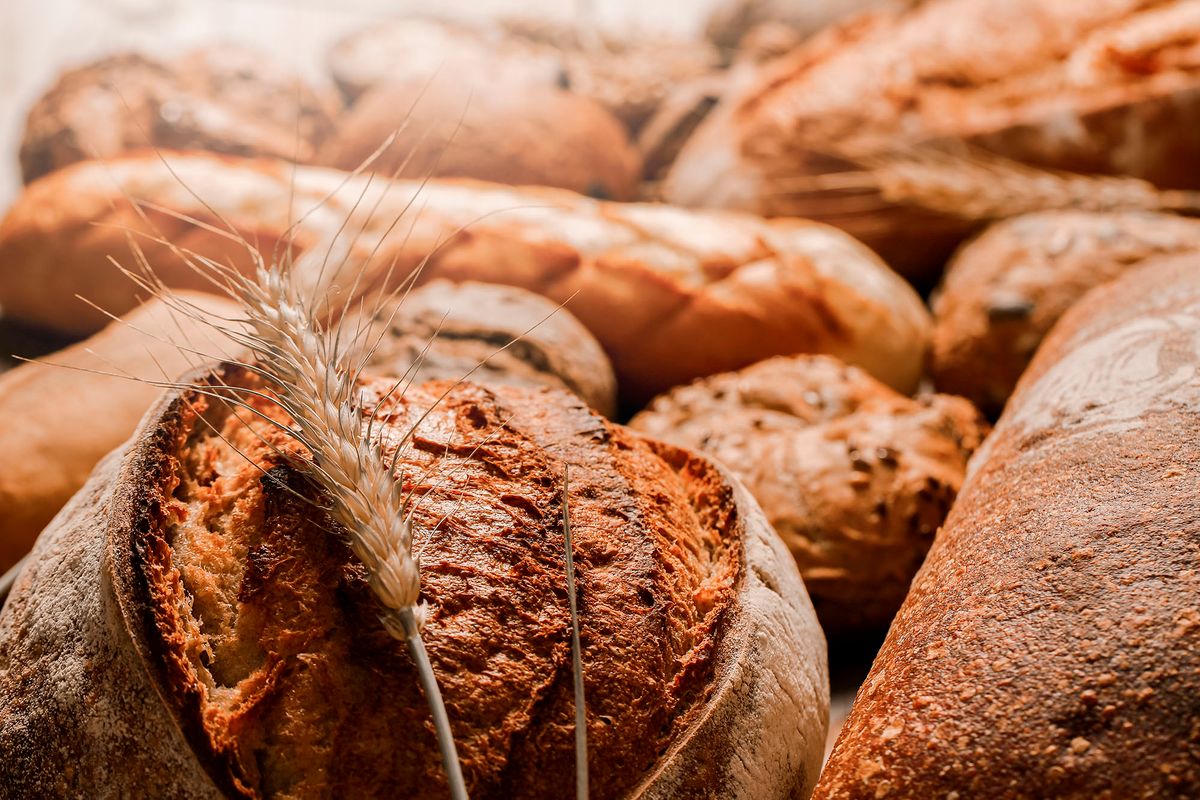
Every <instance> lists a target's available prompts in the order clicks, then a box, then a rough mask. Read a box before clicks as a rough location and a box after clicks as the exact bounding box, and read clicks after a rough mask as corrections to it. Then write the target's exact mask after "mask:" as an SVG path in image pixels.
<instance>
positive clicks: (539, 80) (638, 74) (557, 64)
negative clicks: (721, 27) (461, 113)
mask: <svg viewBox="0 0 1200 800" xmlns="http://www.w3.org/2000/svg"><path fill="white" fill-rule="evenodd" d="M587 34H588V36H589V37H590V38H588V39H587V40H586V41H583V40H582V37H581V34H580V31H579V30H578V27H577V26H564V25H562V24H556V23H555V22H554V21H553V20H547V19H545V18H539V19H533V18H527V19H520V18H513V19H508V20H504V21H501V22H499V23H498V24H495V25H494V26H492V27H484V26H470V25H464V24H462V23H455V22H450V21H447V20H436V19H428V18H420V17H408V18H404V19H396V20H392V21H390V22H386V23H383V24H376V25H372V26H371V27H369V28H366V29H364V30H362V31H358V32H356V33H352V34H350V35H349V36H347V37H345V38H343V39H342V40H341V41H339V42H338V43H337V44H336V45H334V46H333V48H331V49H330V51H329V55H328V58H327V61H328V63H329V70H330V72H331V73H332V75H333V78H334V80H335V81H336V82H337V84H338V86H340V87H341V89H342V91H343V93H344V94H345V95H346V96H347V97H348V98H350V100H351V101H352V102H354V101H356V99H357V98H358V97H359V96H360V95H362V94H363V93H365V92H366V91H367V90H368V89H370V88H372V87H376V86H383V85H385V84H388V83H392V82H395V81H408V80H415V81H418V82H422V81H425V80H427V79H429V78H431V77H433V76H434V75H436V74H440V73H451V74H455V75H460V76H466V77H469V78H474V79H476V80H477V81H478V85H479V86H480V91H481V92H487V91H488V88H487V87H489V86H491V85H493V84H496V85H500V86H519V85H525V86H531V87H532V86H540V87H543V88H558V89H569V90H570V91H572V92H574V93H576V94H579V95H582V96H583V97H587V98H590V99H592V100H594V101H596V102H598V103H599V104H600V105H602V106H604V107H605V108H606V109H608V110H609V111H610V112H612V114H613V115H614V116H616V117H617V119H619V120H621V121H622V122H623V123H624V124H625V126H626V127H627V128H628V129H629V130H630V131H637V130H638V128H640V127H641V125H642V124H643V123H644V122H645V120H646V119H647V118H648V117H649V116H650V115H651V114H652V113H654V110H655V108H657V107H658V104H659V102H660V101H661V100H662V98H663V97H665V96H666V94H667V93H668V92H669V91H671V90H672V89H673V88H674V87H675V86H676V85H677V84H678V83H680V82H683V81H688V80H691V79H693V78H696V77H698V76H700V75H703V74H705V73H707V72H709V71H711V70H713V69H714V68H715V67H716V66H717V65H718V63H719V61H720V55H719V53H718V52H717V50H716V49H715V48H714V47H712V46H711V45H709V44H708V43H706V42H702V41H693V40H690V39H674V38H669V37H664V36H657V37H647V36H645V35H644V34H643V35H641V36H638V35H636V34H635V35H627V36H621V37H618V36H612V35H606V34H603V33H601V32H599V31H596V30H594V29H590V28H589V29H588V31H587Z"/></svg>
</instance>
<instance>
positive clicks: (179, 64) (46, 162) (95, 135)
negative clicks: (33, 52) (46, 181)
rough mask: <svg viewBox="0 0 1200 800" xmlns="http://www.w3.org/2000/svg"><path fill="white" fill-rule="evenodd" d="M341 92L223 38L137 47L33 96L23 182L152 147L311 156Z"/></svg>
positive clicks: (305, 158) (73, 73)
mask: <svg viewBox="0 0 1200 800" xmlns="http://www.w3.org/2000/svg"><path fill="white" fill-rule="evenodd" d="M334 105H335V103H334V102H331V100H330V99H329V98H327V97H325V96H324V95H322V94H320V93H318V92H317V91H316V90H314V89H313V88H311V87H309V86H307V85H306V84H305V83H304V82H303V81H301V79H300V78H299V77H298V76H295V75H291V74H289V73H288V72H287V71H286V70H284V69H283V68H281V67H280V66H279V65H277V64H275V63H273V62H271V61H270V60H268V59H266V58H265V57H263V56H262V55H261V54H259V53H256V52H253V51H250V50H246V49H244V48H240V47H235V46H232V45H222V46H218V47H211V48H207V49H203V50H196V51H193V52H190V53H187V54H184V55H183V56H181V57H180V58H178V59H176V60H174V61H171V62H159V61H155V60H152V59H150V58H146V57H144V56H141V55H137V54H135V53H124V54H120V55H115V56H109V57H107V58H103V59H101V60H99V61H95V62H93V63H91V64H87V65H86V66H82V67H79V68H77V69H73V70H69V71H67V72H64V73H63V74H62V75H61V76H60V77H59V78H58V81H57V82H56V83H55V84H54V86H52V87H51V88H50V89H49V90H48V91H47V92H46V94H44V95H42V97H41V98H39V99H38V101H37V102H36V103H35V104H34V106H33V108H31V109H30V111H29V117H28V119H27V120H26V123H25V136H24V139H23V141H22V142H21V153H20V159H21V172H22V173H23V175H24V178H25V182H26V183H29V182H30V181H33V180H35V179H36V178H40V177H41V176H42V175H45V174H46V173H47V172H50V171H52V170H55V169H59V168H60V167H65V166H66V165H68V164H72V163H74V162H76V161H81V160H83V159H87V158H106V157H111V156H116V155H120V154H122V153H126V152H128V151H130V150H136V149H142V148H146V147H162V148H167V149H171V148H174V149H183V148H196V149H199V150H212V151H214V152H219V153H234V154H237V155H244V156H274V157H280V158H288V159H295V160H298V161H302V162H303V161H311V160H312V158H313V157H314V156H315V155H316V148H317V146H318V145H320V143H321V141H322V140H323V139H324V138H325V136H326V135H328V133H329V132H330V130H331V127H332V115H333V113H334Z"/></svg>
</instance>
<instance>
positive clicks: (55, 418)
mask: <svg viewBox="0 0 1200 800" xmlns="http://www.w3.org/2000/svg"><path fill="white" fill-rule="evenodd" d="M180 298H181V299H182V300H184V301H186V302H189V303H192V304H194V305H196V306H197V307H198V308H201V309H203V310H204V312H205V313H209V314H212V315H214V316H232V315H234V314H235V313H236V311H237V306H235V305H234V304H233V303H232V302H230V301H228V300H223V299H221V298H218V297H214V296H211V295H203V294H195V293H187V294H182V295H180ZM180 347H184V348H191V349H192V350H197V351H200V352H202V353H207V354H209V356H210V357H213V358H218V357H221V356H232V355H234V353H235V352H236V350H235V346H234V345H233V343H232V342H230V341H227V340H224V339H223V338H222V337H219V336H215V335H213V334H212V333H211V332H210V331H209V330H208V329H207V327H206V326H204V325H201V324H200V323H198V322H196V321H194V320H191V319H187V318H185V317H182V316H180V315H177V314H174V313H172V312H171V309H170V308H168V307H167V306H166V305H164V304H163V303H161V302H157V301H156V302H153V303H150V304H148V305H145V306H142V307H140V308H138V309H137V310H135V311H133V312H131V313H129V314H128V315H127V316H126V318H125V319H124V320H123V321H118V322H113V323H112V324H111V325H109V326H108V327H107V328H105V329H104V330H103V331H101V332H100V333H97V334H96V335H95V336H92V337H91V338H90V339H88V340H86V341H84V342H80V343H79V344H76V345H72V346H71V347H68V348H67V349H65V350H62V351H60V352H58V353H52V354H50V355H48V356H46V357H45V358H44V359H43V361H42V363H29V364H24V365H22V366H19V367H17V368H16V369H14V370H11V371H9V372H6V373H5V374H4V375H0V418H3V419H5V420H8V422H7V423H6V424H4V425H0V570H5V569H8V568H9V567H10V566H12V565H13V564H14V563H16V562H17V560H19V559H20V558H21V557H22V556H23V555H25V553H27V552H29V548H30V546H31V545H32V544H33V540H34V539H35V538H36V537H37V535H38V534H39V533H41V531H42V528H44V527H45V526H46V523H48V522H49V521H50V520H51V519H52V518H53V517H54V515H55V514H56V513H58V510H59V509H60V508H62V507H63V504H64V503H66V502H67V500H69V499H70V498H71V495H73V494H75V492H76V491H77V490H78V489H79V487H81V486H82V485H83V483H84V481H85V480H87V477H88V474H89V473H91V471H92V468H93V467H95V466H96V464H97V463H99V461H100V459H101V458H103V457H104V456H105V455H107V454H108V452H109V451H110V450H112V449H113V448H115V447H118V446H119V445H120V444H121V443H123V442H124V441H125V440H126V439H127V438H129V435H130V434H131V433H133V431H134V429H135V428H136V427H137V424H138V421H139V420H140V419H141V418H142V415H143V414H145V413H146V410H147V409H148V408H149V407H150V406H151V404H152V403H153V402H154V399H155V398H156V397H158V395H159V394H160V393H161V391H162V390H161V389H160V388H158V387H156V386H153V385H150V384H148V383H145V382H144V381H170V380H174V379H175V378H177V377H178V376H179V375H180V374H181V373H183V372H186V371H188V370H190V369H192V368H193V367H194V366H195V365H196V364H197V363H199V362H198V361H197V356H196V355H195V354H193V353H190V352H181V350H180ZM122 376H126V377H122Z"/></svg>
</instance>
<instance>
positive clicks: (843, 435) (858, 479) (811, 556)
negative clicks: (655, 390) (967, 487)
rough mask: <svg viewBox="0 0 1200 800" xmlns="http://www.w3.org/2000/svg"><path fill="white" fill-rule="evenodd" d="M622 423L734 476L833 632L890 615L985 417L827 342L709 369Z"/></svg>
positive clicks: (879, 624)
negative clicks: (828, 351)
mask: <svg viewBox="0 0 1200 800" xmlns="http://www.w3.org/2000/svg"><path fill="white" fill-rule="evenodd" d="M630 425H631V426H632V427H633V428H634V429H635V430H638V431H642V432H644V433H646V434H648V435H651V436H655V437H658V438H662V439H667V440H669V441H672V442H674V443H676V444H678V445H680V446H682V447H688V448H692V449H694V450H696V451H698V452H703V453H707V454H710V455H712V456H713V457H714V458H716V459H717V460H719V461H720V462H721V463H722V464H724V465H725V466H727V467H729V469H730V470H731V471H732V472H733V474H734V475H736V476H737V477H738V478H739V479H741V481H742V482H743V483H744V484H745V485H746V488H747V489H749V490H750V493H751V494H753V495H754V496H755V497H756V498H757V499H758V501H759V503H760V504H761V505H762V507H763V511H764V512H765V513H766V515H767V519H768V520H770V522H771V524H772V526H774V528H775V530H776V531H778V533H779V535H780V536H781V537H782V538H783V540H784V542H785V543H786V544H787V545H788V548H789V549H790V550H791V551H792V555H793V556H794V557H795V559H796V564H797V566H799V567H800V575H801V576H802V577H803V578H804V584H805V586H806V587H807V589H808V592H809V594H810V595H811V596H812V599H813V606H814V607H815V608H816V610H817V617H818V618H819V619H820V621H821V627H822V628H824V629H825V632H826V634H829V635H831V636H832V635H835V634H844V633H852V632H857V631H863V630H864V629H874V628H878V629H881V628H883V627H886V625H887V624H888V622H890V621H891V619H892V615H893V614H895V613H896V609H897V608H899V607H900V602H901V601H902V600H903V599H904V595H905V594H906V593H907V592H908V586H909V583H910V582H911V581H912V577H913V574H914V573H916V571H917V567H919V566H920V565H921V560H922V559H923V558H924V557H925V552H926V551H927V550H928V549H929V545H930V544H931V543H932V542H933V535H934V533H935V532H936V531H937V529H938V528H939V527H941V524H942V521H943V520H944V519H945V516H946V512H947V511H949V510H950V504H951V503H952V502H954V495H955V493H957V491H958V488H959V486H960V485H961V484H962V480H963V473H964V472H965V471H966V465H967V458H968V457H970V455H971V453H972V452H974V450H975V448H977V447H978V446H979V443H980V441H981V440H982V439H983V436H984V434H985V433H986V430H987V425H986V424H985V423H984V422H983V421H982V420H981V419H980V418H979V415H978V413H977V412H976V411H975V409H974V408H972V407H971V404H970V403H968V402H967V401H965V400H963V399H961V398H958V397H949V396H947V395H925V396H922V397H919V398H917V399H916V400H914V399H912V398H908V397H904V396H903V395H899V394H896V393H895V392H893V391H892V390H891V389H888V388H887V387H886V386H884V385H883V384H881V383H879V382H878V381H876V380H874V379H873V378H871V377H870V376H868V375H867V374H866V373H864V372H862V371H861V370H859V369H856V368H854V367H848V366H846V365H845V364H842V363H841V362H839V361H838V360H837V359H835V358H831V357H829V356H792V357H789V358H782V357H781V358H773V359H770V360H768V361H763V362H761V363H758V364H755V365H753V366H751V367H747V368H746V369H743V370H741V371H739V372H730V373H725V374H723V375H714V376H712V377H711V378H705V379H703V380H701V381H697V382H696V383H694V384H692V385H690V386H685V387H680V388H678V389H674V390H673V391H671V392H670V393H668V394H665V395H662V396H661V397H659V398H657V399H656V400H655V401H654V402H653V403H651V404H650V407H649V408H648V409H647V410H645V411H643V412H642V413H640V414H638V415H637V416H636V417H634V418H633V420H632V421H631V422H630Z"/></svg>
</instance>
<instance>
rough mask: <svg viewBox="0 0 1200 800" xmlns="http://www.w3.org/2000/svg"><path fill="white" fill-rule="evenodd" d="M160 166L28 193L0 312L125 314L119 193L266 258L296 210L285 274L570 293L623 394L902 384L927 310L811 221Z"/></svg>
mask: <svg viewBox="0 0 1200 800" xmlns="http://www.w3.org/2000/svg"><path fill="white" fill-rule="evenodd" d="M167 160H168V162H169V163H170V164H171V166H172V168H173V171H174V174H172V172H171V171H168V170H167V168H166V167H165V166H164V165H163V164H161V163H159V161H158V159H157V158H156V157H155V156H153V155H147V156H139V157H129V158H122V159H115V160H111V161H106V162H87V163H83V164H78V165H75V166H74V167H71V168H68V169H66V170H61V171H59V172H58V173H55V174H54V175H50V176H47V177H46V178H45V179H43V180H41V181H38V182H36V183H34V184H33V185H31V186H29V187H28V188H27V189H26V191H25V193H24V194H23V195H22V196H21V197H20V198H19V199H18V201H17V203H16V204H15V206H14V207H13V208H12V209H11V211H10V212H9V214H8V217H7V218H6V219H5V220H4V221H3V223H0V263H3V264H4V265H5V268H4V269H3V270H0V305H3V307H4V309H5V313H6V314H8V315H9V316H11V317H13V318H15V319H20V320H24V321H27V322H30V323H33V324H37V325H41V326H43V327H47V328H53V329H59V330H74V331H88V330H92V329H95V328H96V327H98V323H99V322H100V321H101V320H102V319H103V318H102V317H101V315H99V314H97V313H95V312H94V311H91V310H90V309H89V308H88V307H87V306H86V305H85V304H84V303H82V302H80V301H78V300H76V299H74V298H75V296H76V295H77V294H78V295H82V296H84V297H87V298H89V299H91V300H92V301H93V302H95V303H97V304H99V305H100V306H101V307H103V308H106V309H109V310H111V311H114V312H118V313H119V312H121V311H123V310H125V309H128V308H130V307H131V306H132V305H133V304H134V303H135V302H136V300H135V292H134V291H133V284H132V283H130V282H129V281H128V280H125V279H124V278H122V277H121V276H120V275H119V274H118V273H117V271H116V269H115V268H114V267H113V266H112V264H111V263H109V261H108V258H109V256H114V257H116V258H118V259H119V260H123V261H124V262H126V263H130V262H131V261H132V259H131V257H130V256H129V255H128V254H129V244H128V242H127V240H126V234H125V231H124V230H123V228H124V227H132V228H134V229H136V230H145V229H146V228H147V227H148V224H147V223H144V222H142V221H141V220H140V219H139V218H138V217H137V216H136V215H135V214H134V213H133V211H132V210H131V208H130V206H129V204H128V203H127V202H125V201H124V196H125V195H128V196H131V197H135V198H139V199H143V200H145V201H150V202H152V203H153V204H154V206H155V207H156V208H166V209H169V210H173V211H174V212H175V213H177V214H185V215H188V216H190V217H195V218H197V219H199V220H201V221H202V222H204V223H207V224H210V225H221V224H222V223H221V221H220V220H219V219H217V218H216V217H214V215H213V211H214V210H215V211H216V212H218V213H219V214H220V215H221V217H222V218H224V219H225V220H228V221H229V222H230V223H232V224H233V225H234V226H235V227H236V228H237V229H239V230H240V231H241V232H242V233H243V235H244V236H245V237H246V238H247V239H250V240H251V241H254V242H256V243H257V244H258V245H259V247H260V248H261V249H262V251H263V252H264V253H268V254H269V253H271V252H272V251H273V250H274V249H275V248H276V247H278V246H280V242H281V241H282V240H284V239H286V238H287V233H286V232H287V227H288V223H289V220H296V219H300V222H299V223H298V225H297V227H296V229H295V234H294V237H293V242H292V244H293V248H292V249H293V250H294V251H296V252H298V253H306V252H307V253H308V255H309V256H310V259H304V258H301V259H300V262H299V263H298V267H297V268H307V267H319V266H320V264H321V263H323V262H325V261H326V258H325V253H327V252H332V254H331V255H330V256H329V258H328V261H329V262H330V264H332V266H331V267H330V268H332V269H337V268H338V267H339V266H340V265H343V263H344V264H345V265H346V266H347V268H349V269H356V268H357V265H359V264H361V263H362V262H364V261H366V260H367V258H368V256H369V255H371V254H375V258H374V261H373V262H372V263H374V264H375V265H377V266H378V268H379V271H381V272H388V273H390V274H391V275H393V276H394V277H396V278H399V277H402V276H405V275H408V274H410V273H411V272H412V270H414V269H416V268H417V266H418V265H419V264H421V262H422V261H423V260H425V259H426V258H428V263H426V265H425V267H424V271H423V272H422V273H421V274H422V276H423V277H425V278H436V277H444V278H449V279H451V280H455V281H464V280H478V281H484V282H489V283H503V284H507V285H512V286H519V287H522V288H525V289H529V290H531V291H534V292H537V293H539V294H542V295H544V296H546V297H549V298H550V299H551V300H554V301H556V302H567V301H569V302H570V309H571V311H572V313H573V314H575V316H576V317H578V318H579V320H580V321H581V322H582V323H583V324H584V325H585V326H586V327H587V328H588V329H589V330H590V331H591V332H592V334H593V335H594V336H595V337H596V338H597V339H598V340H599V341H600V343H601V345H602V346H603V347H604V349H605V351H606V352H607V353H608V355H609V357H610V358H611V359H612V361H613V368H614V369H615V370H616V373H617V379H618V386H619V388H620V391H621V394H622V397H623V398H624V400H625V401H627V402H629V403H632V404H635V403H638V402H644V401H645V400H647V399H649V398H650V397H652V396H653V395H654V394H657V393H658V392H661V391H663V390H665V389H668V388H670V387H671V386H675V385H678V384H682V383H686V382H688V381H690V380H692V379H693V378H696V377H699V376H703V375H710V374H713V373H716V372H721V371H725V370H730V369H737V368H739V367H742V366H745V365H746V364H749V363H753V362H755V361H759V360H761V359H763V358H767V357H769V356H773V355H780V354H789V353H798V352H826V353H831V354H833V355H837V356H838V357H840V358H842V359H843V360H845V361H847V362H849V363H852V364H857V365H859V366H862V367H863V368H864V369H866V370H867V371H868V372H870V373H872V374H873V375H875V376H876V377H877V378H879V379H880V380H882V381H884V382H885V383H887V384H889V385H891V386H893V387H894V388H896V389H898V390H900V391H905V392H907V391H911V390H912V389H914V388H915V386H916V383H917V381H918V378H919V376H920V373H921V370H922V368H923V360H924V357H925V347H926V341H927V336H928V331H929V326H930V321H929V315H928V312H927V311H926V309H925V307H924V305H923V304H922V302H921V300H920V298H919V297H917V295H916V293H915V292H913V291H912V289H911V288H910V287H909V286H908V285H907V284H906V283H905V282H904V281H903V279H901V278H900V277H899V276H898V275H896V274H895V273H893V272H892V271H891V270H889V269H888V268H887V267H886V266H885V265H884V264H883V263H882V262H881V261H879V259H878V258H876V257H875V256H874V254H872V253H871V252H870V251H869V250H868V249H867V248H865V247H863V246H862V245H860V244H859V243H857V242H855V241H854V240H853V239H851V238H850V237H848V236H846V235H845V234H843V233H841V232H840V231H837V230H834V229H832V228H829V227H826V226H824V225H819V224H815V223H810V222H805V221H801V220H775V221H770V222H764V221H762V220H760V219H757V218H754V217H750V216H746V215H739V214H730V213H718V212H690V211H684V210H680V209H676V208H672V207H669V206H662V205H650V204H619V203H601V202H596V201H593V200H589V199H587V198H584V197H580V196H578V195H575V194H572V193H569V192H564V191H555V190H549V189H542V190H532V189H525V190H516V189H511V188H506V187H499V186H495V185H489V184H483V183H472V182H466V181H435V182H430V183H428V184H424V185H422V184H419V183H417V182H405V181H397V182H388V181H385V180H382V179H380V178H378V177H375V176H360V177H351V176H347V175H346V174H345V173H343V172H339V171H336V170H326V169H319V168H313V167H292V166H291V165H288V164H284V163H282V162H276V161H263V160H242V159H234V158H230V157H219V156H211V155H200V154H191V155H187V154H169V155H168V156H167ZM372 178H373V180H372ZM180 180H182V181H183V182H184V183H185V184H186V185H187V187H188V188H185V187H184V186H183V185H181V184H180ZM189 189H190V190H191V191H189ZM193 192H194V194H193ZM197 197H200V198H203V199H204V201H205V202H206V203H207V204H208V206H209V208H205V206H204V205H202V204H201V202H200V201H199V200H197ZM289 201H290V202H291V204H292V205H291V208H292V209H294V210H293V211H292V212H291V213H290V214H289ZM146 213H147V215H148V216H149V219H150V222H151V223H152V224H153V226H154V227H155V229H156V230H158V231H159V232H160V233H161V235H162V236H163V237H165V238H166V239H167V240H169V241H172V242H175V243H176V244H177V245H179V246H180V247H186V248H191V249H194V250H199V251H201V252H203V253H204V254H205V255H207V256H209V257H211V258H215V259H217V260H220V261H222V262H225V261H232V262H233V263H235V264H240V265H241V266H243V267H249V265H250V264H249V259H248V258H247V256H246V253H245V252H244V251H243V250H242V249H241V248H240V247H239V245H238V244H237V243H236V242H231V241H229V240H228V239H226V238H223V237H221V236H218V235H216V234H215V233H213V232H211V231H210V230H208V229H205V228H201V227H196V226H195V225H192V224H190V223H188V222H186V221H181V220H179V219H176V218H173V217H170V216H168V215H167V214H166V213H164V212H163V211H161V210H155V208H152V207H149V206H148V207H147V208H146ZM397 220H399V221H398V222H397ZM144 246H145V247H146V248H147V249H146V257H147V259H148V260H149V262H150V264H151V265H153V267H154V269H155V271H156V273H157V274H158V275H159V276H160V277H161V278H162V280H164V281H165V282H166V283H168V284H170V285H174V286H182V287H184V288H203V287H204V286H206V283H205V281H203V280H202V279H200V278H198V277H197V276H196V275H194V274H193V273H192V272H191V271H190V270H188V269H187V268H186V267H185V266H184V265H183V264H182V262H181V261H180V260H179V259H178V258H177V257H176V256H175V255H174V254H172V253H171V252H170V251H169V250H167V249H166V248H165V247H163V246H159V245H153V244H149V243H146V244H144ZM306 261H311V262H316V263H308V264H305V263H303V262H306ZM347 283H349V282H347Z"/></svg>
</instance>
